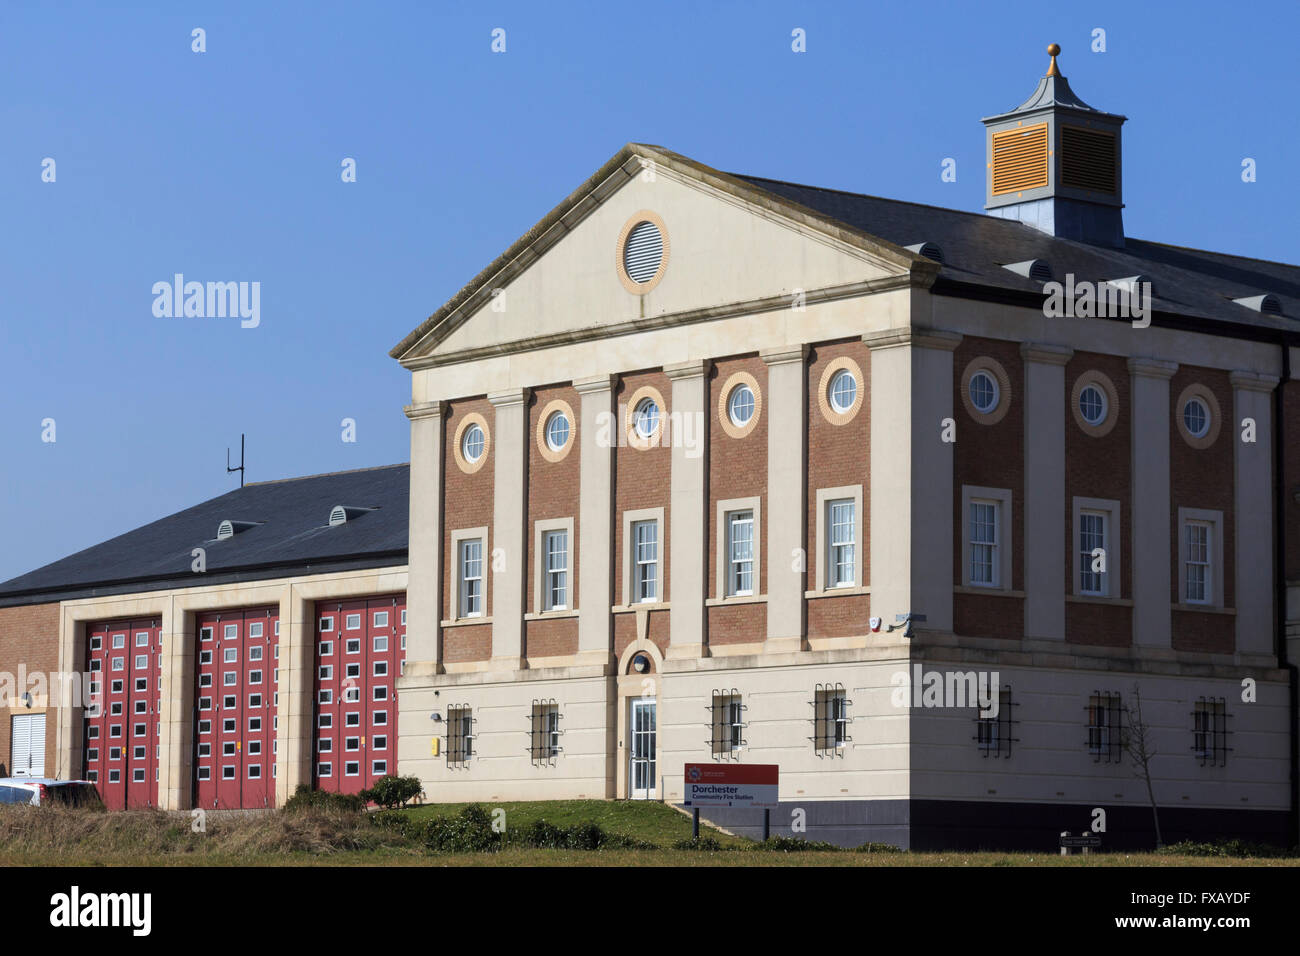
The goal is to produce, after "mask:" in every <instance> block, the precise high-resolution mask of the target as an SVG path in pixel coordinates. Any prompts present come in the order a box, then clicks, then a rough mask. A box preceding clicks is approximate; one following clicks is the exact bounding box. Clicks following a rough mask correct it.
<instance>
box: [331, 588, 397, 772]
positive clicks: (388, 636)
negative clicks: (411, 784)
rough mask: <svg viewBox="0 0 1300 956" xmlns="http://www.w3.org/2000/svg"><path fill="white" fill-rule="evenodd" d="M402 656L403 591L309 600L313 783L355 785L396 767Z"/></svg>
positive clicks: (394, 769)
mask: <svg viewBox="0 0 1300 956" xmlns="http://www.w3.org/2000/svg"><path fill="white" fill-rule="evenodd" d="M405 660H406V595H404V594H394V595H388V596H387V597H379V598H359V599H357V600H352V601H321V602H319V603H318V604H317V605H316V712H315V721H314V723H315V726H316V748H315V749H316V762H315V768H314V774H313V775H314V777H315V782H316V787H317V789H319V790H330V791H333V792H335V793H356V792H358V791H359V790H362V789H363V788H366V787H370V786H373V785H374V782H375V781H376V780H378V779H379V778H380V777H382V776H384V775H385V774H389V773H397V678H398V676H399V675H400V674H401V673H402V666H403V662H404V661H405Z"/></svg>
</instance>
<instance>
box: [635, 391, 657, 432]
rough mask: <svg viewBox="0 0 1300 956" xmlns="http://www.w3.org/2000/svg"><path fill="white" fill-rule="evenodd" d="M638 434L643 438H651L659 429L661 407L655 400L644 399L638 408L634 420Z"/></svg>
mask: <svg viewBox="0 0 1300 956" xmlns="http://www.w3.org/2000/svg"><path fill="white" fill-rule="evenodd" d="M633 423H634V425H635V427H636V433H637V434H638V435H639V436H641V437H642V438H650V437H651V436H652V435H654V433H655V429H657V428H658V427H659V406H658V405H657V404H655V400H654V399H653V398H646V399H642V400H641V403H640V404H639V405H637V407H636V415H635V417H634V418H633Z"/></svg>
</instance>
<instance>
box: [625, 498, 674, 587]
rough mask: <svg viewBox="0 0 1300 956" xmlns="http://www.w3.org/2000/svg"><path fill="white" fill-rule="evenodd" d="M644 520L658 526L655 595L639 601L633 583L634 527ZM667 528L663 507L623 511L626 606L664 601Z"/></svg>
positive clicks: (666, 583) (634, 557)
mask: <svg viewBox="0 0 1300 956" xmlns="http://www.w3.org/2000/svg"><path fill="white" fill-rule="evenodd" d="M643 521H653V522H654V523H655V524H656V525H657V526H658V527H657V532H656V542H657V545H656V550H655V596H654V598H653V599H650V600H646V601H638V600H636V599H635V598H634V596H633V594H634V592H633V585H634V582H635V581H636V575H635V574H634V572H633V570H632V569H633V567H634V566H635V564H636V541H635V540H634V536H633V528H634V527H635V526H636V525H637V524H639V523H641V522H643ZM667 530H668V526H667V523H666V522H665V521H664V509H663V508H642V509H640V510H637V511H624V512H623V605H624V606H625V607H630V606H634V605H644V604H663V603H664V594H665V592H666V590H667V585H668V582H667V581H665V580H664V554H665V551H666V549H667V547H668V535H667Z"/></svg>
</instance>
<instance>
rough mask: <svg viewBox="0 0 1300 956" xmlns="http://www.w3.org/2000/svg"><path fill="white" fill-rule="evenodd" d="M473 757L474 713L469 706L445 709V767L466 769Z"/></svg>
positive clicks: (461, 705)
mask: <svg viewBox="0 0 1300 956" xmlns="http://www.w3.org/2000/svg"><path fill="white" fill-rule="evenodd" d="M473 756H474V711H473V710H472V709H471V708H470V706H469V704H459V705H454V706H451V707H448V708H447V766H448V767H467V766H469V761H470V758H471V757H473Z"/></svg>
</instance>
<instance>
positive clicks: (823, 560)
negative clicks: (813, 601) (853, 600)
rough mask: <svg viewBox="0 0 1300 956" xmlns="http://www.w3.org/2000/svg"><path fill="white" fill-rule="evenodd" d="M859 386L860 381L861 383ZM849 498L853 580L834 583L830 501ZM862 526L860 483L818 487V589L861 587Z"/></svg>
mask: <svg viewBox="0 0 1300 956" xmlns="http://www.w3.org/2000/svg"><path fill="white" fill-rule="evenodd" d="M860 387H861V383H859V388H860ZM848 500H851V501H852V502H853V580H852V582H844V583H842V584H832V583H831V579H830V575H829V574H828V573H827V571H828V570H829V568H830V556H831V539H830V531H831V526H830V506H831V502H835V501H848ZM862 529H863V514H862V486H861V485H841V486H839V487H838V488H818V489H817V537H816V542H815V543H816V545H817V551H816V555H817V559H816V566H817V580H816V587H817V590H818V591H819V592H821V591H826V592H832V591H843V590H847V589H849V588H861V587H862V562H863V560H864V558H865V557H866V547H865V544H866V541H865V535H864V534H863V530H862Z"/></svg>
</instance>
